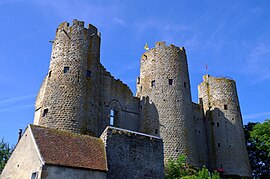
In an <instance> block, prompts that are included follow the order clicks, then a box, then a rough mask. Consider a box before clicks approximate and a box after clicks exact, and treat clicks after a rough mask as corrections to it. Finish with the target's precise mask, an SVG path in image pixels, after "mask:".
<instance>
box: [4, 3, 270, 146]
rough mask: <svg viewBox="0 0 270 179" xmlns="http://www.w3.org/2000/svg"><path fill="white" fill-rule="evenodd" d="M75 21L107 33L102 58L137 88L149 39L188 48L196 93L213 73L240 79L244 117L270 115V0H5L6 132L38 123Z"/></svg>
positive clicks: (10, 135) (11, 135)
mask: <svg viewBox="0 0 270 179" xmlns="http://www.w3.org/2000/svg"><path fill="white" fill-rule="evenodd" d="M73 19H78V20H83V21H85V23H86V24H87V23H91V24H93V25H95V26H96V27H97V28H98V29H99V31H100V32H101V34H102V42H101V43H102V44H101V62H102V64H103V65H104V66H105V67H106V68H107V69H108V70H109V71H110V72H111V73H112V74H113V75H114V76H115V77H116V78H119V79H121V80H122V81H124V82H125V83H127V84H128V85H129V86H130V88H131V89H132V91H133V92H135V79H136V77H137V76H139V60H140V56H141V54H142V53H143V52H144V49H143V47H144V45H145V43H146V42H147V43H148V44H149V47H153V46H154V44H155V42H156V41H166V43H167V44H175V45H177V46H184V47H185V48H186V51H187V56H188V63H189V72H190V79H191V88H192V98H193V101H197V85H198V84H199V83H200V82H201V81H202V76H203V75H204V74H205V73H206V70H205V64H207V65H208V72H209V74H210V75H215V76H229V77H232V78H233V79H235V80H236V82H237V88H238V95H239V99H240V104H241V110H242V114H243V119H244V123H247V122H256V121H259V122H263V121H264V120H265V119H266V118H270V107H269V106H270V93H269V91H270V70H269V67H270V30H269V29H270V20H269V19H270V1H262V0H238V1H235V0H226V1H221V0H212V1H210V0H204V1H198V0H167V1H165V0H163V1H162V0H155V1H154V0H152V1H149V0H148V1H147V0H111V1H108V0H107V1H105V0H103V1H101V0H95V1H93V0H57V1H56V0H0V22H1V26H0V39H1V42H0V62H1V70H0V84H1V87H0V138H2V137H4V138H5V140H7V141H9V142H10V143H12V144H15V143H16V140H17V135H18V129H19V128H22V129H24V128H25V127H26V126H27V124H29V123H32V121H33V114H34V102H35V96H36V94H37V92H38V90H39V87H40V85H41V82H42V80H43V78H44V77H45V75H46V74H47V72H48V66H49V59H50V54H51V43H49V40H53V39H54V35H55V31H56V28H57V26H58V25H59V24H60V23H61V22H63V21H68V22H72V20H73Z"/></svg>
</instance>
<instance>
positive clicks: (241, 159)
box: [205, 108, 249, 178]
mask: <svg viewBox="0 0 270 179" xmlns="http://www.w3.org/2000/svg"><path fill="white" fill-rule="evenodd" d="M205 129H206V135H207V144H208V147H209V153H208V157H209V163H210V169H211V170H224V175H226V177H236V178H237V177H240V176H243V174H246V173H247V172H248V171H245V170H246V169H247V167H243V166H242V165H243V163H248V162H249V161H248V159H247V158H246V156H245V153H246V151H245V150H246V148H245V139H244V133H243V125H242V118H241V114H240V113H238V114H236V113H235V114H233V115H232V114H225V113H224V112H223V111H221V110H220V109H219V108H214V110H212V109H209V110H207V111H206V124H205ZM246 160H247V161H246ZM247 166H248V164H247ZM243 168H244V169H243ZM240 169H241V170H242V171H241V170H240Z"/></svg>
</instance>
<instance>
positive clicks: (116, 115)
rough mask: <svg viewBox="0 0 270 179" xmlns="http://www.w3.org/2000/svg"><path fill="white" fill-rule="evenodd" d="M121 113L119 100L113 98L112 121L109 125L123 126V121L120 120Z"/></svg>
mask: <svg viewBox="0 0 270 179" xmlns="http://www.w3.org/2000/svg"><path fill="white" fill-rule="evenodd" d="M120 113H121V105H120V103H119V102H118V101H117V100H113V101H111V103H110V114H109V116H110V121H109V125H110V126H116V127H121V122H120V116H121V115H120Z"/></svg>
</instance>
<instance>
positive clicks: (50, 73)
mask: <svg viewBox="0 0 270 179" xmlns="http://www.w3.org/2000/svg"><path fill="white" fill-rule="evenodd" d="M48 76H49V78H50V77H51V76H52V71H51V70H50V71H49V75H48Z"/></svg>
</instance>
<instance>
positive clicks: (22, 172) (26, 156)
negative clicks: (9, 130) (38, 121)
mask: <svg viewBox="0 0 270 179" xmlns="http://www.w3.org/2000/svg"><path fill="white" fill-rule="evenodd" d="M41 169H42V163H41V161H40V158H39V156H38V153H37V149H36V146H35V144H34V141H33V137H32V134H31V133H30V128H29V127H28V128H27V129H26V131H25V132H24V134H23V136H22V138H21V139H20V141H19V143H18V144H17V146H16V148H15V149H14V151H13V153H12V155H11V157H10V158H9V160H8V162H7V164H6V166H5V168H4V170H3V172H2V175H1V179H8V178H9V179H15V178H26V179H27V178H31V175H32V173H33V172H38V179H40V178H41V177H40V174H41Z"/></svg>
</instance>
